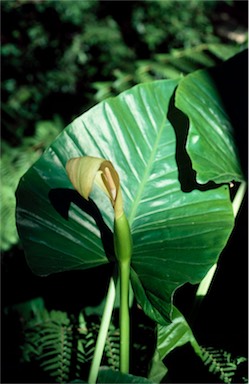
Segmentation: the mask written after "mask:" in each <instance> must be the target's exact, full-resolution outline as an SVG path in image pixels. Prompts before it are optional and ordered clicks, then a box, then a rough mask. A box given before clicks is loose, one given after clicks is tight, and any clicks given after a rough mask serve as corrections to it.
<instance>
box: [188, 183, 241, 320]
mask: <svg viewBox="0 0 249 384" xmlns="http://www.w3.org/2000/svg"><path fill="white" fill-rule="evenodd" d="M246 188H247V185H246V182H244V181H243V182H242V183H241V184H240V186H239V188H238V191H237V193H236V195H235V197H234V199H233V202H232V206H233V213H234V218H236V216H237V214H238V211H239V208H240V206H241V204H242V201H243V198H244V196H245V193H246ZM216 269H217V263H215V264H214V265H213V266H212V267H211V268H210V270H209V271H208V273H207V274H206V276H205V277H204V278H203V280H202V281H201V282H200V284H199V287H198V289H197V292H196V300H195V303H194V308H193V313H192V317H193V314H194V313H195V312H196V310H197V307H199V305H200V304H201V302H202V300H203V299H204V297H205V296H206V294H207V293H208V290H209V289H210V286H211V284H212V281H213V279H214V274H215V271H216Z"/></svg>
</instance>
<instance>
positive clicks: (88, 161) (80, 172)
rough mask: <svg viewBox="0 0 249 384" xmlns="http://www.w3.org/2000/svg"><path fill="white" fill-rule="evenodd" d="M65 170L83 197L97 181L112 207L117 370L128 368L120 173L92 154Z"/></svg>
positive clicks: (126, 241)
mask: <svg viewBox="0 0 249 384" xmlns="http://www.w3.org/2000/svg"><path fill="white" fill-rule="evenodd" d="M66 170H67V173H68V176H69V179H70V181H71V182H72V184H73V186H74V188H75V189H76V190H77V191H78V192H79V193H80V194H81V196H83V197H84V198H85V199H86V200H88V199H89V195H90V193H91V190H92V188H93V184H94V183H95V184H97V185H98V186H99V187H100V188H101V189H102V191H103V192H104V193H105V194H106V195H107V196H108V197H109V199H110V201H111V204H112V206H113V209H114V249H115V255H116V258H117V261H118V265H119V276H120V316H119V319H120V371H121V372H123V373H128V372H129V349H130V318H129V279H130V260H131V255H132V238H131V232H130V227H129V223H128V220H127V218H126V215H125V213H124V210H123V199H122V193H121V188H120V181H119V176H118V173H117V171H116V170H115V168H114V167H113V165H112V163H111V162H110V161H108V160H105V159H102V158H96V157H91V156H85V157H77V158H73V159H70V160H69V161H68V162H67V164H66Z"/></svg>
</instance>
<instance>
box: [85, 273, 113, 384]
mask: <svg viewBox="0 0 249 384" xmlns="http://www.w3.org/2000/svg"><path fill="white" fill-rule="evenodd" d="M115 292H116V289H115V283H114V279H113V277H111V279H110V283H109V288H108V292H107V296H106V304H105V308H104V312H103V316H102V319H101V324H100V329H99V334H98V338H97V342H96V346H95V350H94V355H93V360H92V363H91V367H90V372H89V377H88V383H89V384H95V383H96V381H97V377H98V373H99V367H100V364H101V359H102V356H103V352H104V347H105V342H106V338H107V334H108V329H109V325H110V322H111V316H112V311H113V307H114V301H115Z"/></svg>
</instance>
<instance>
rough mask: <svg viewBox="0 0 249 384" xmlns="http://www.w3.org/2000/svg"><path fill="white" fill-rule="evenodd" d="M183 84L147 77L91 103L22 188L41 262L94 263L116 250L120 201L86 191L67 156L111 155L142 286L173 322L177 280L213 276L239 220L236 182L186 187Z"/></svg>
mask: <svg viewBox="0 0 249 384" xmlns="http://www.w3.org/2000/svg"><path fill="white" fill-rule="evenodd" d="M177 84H178V81H177V80H165V81H164V80H163V81H155V82H152V83H147V84H143V85H139V86H136V87H134V88H132V89H131V90H129V91H126V92H124V93H122V94H120V95H119V96H118V97H115V98H112V99H108V100H107V101H104V102H102V103H100V104H98V105H97V106H95V107H94V108H92V109H90V110H89V111H88V112H86V113H85V114H84V115H82V116H80V117H79V118H77V119H76V120H75V121H74V122H73V123H72V124H70V125H69V126H68V127H67V128H66V129H65V130H64V132H63V133H62V134H61V135H60V136H59V137H58V138H57V140H56V141H55V142H54V143H53V144H52V145H51V146H50V147H49V148H48V149H47V150H46V152H45V153H44V155H43V156H42V157H41V158H40V159H39V161H38V162H37V163H36V164H35V165H34V166H33V167H32V168H31V169H30V170H29V171H28V172H27V173H26V174H25V175H24V177H23V178H22V180H21V182H20V185H19V188H18V191H17V223H18V230H19V234H20V237H21V239H22V242H23V245H24V248H25V251H26V255H27V260H28V263H29V265H30V266H31V268H32V270H33V271H34V272H35V273H37V274H40V275H46V274H50V273H55V272H60V271H65V270H74V269H86V268H92V267H94V266H97V265H101V264H104V263H107V262H108V261H109V260H113V256H114V253H113V236H112V229H113V209H112V207H111V205H110V202H109V200H108V198H107V197H106V196H105V195H104V194H103V192H102V191H100V190H99V189H98V188H97V187H96V189H95V190H94V191H93V193H92V194H91V199H92V200H91V201H89V202H87V201H86V200H84V199H83V198H81V197H80V196H79V194H78V193H77V192H76V191H74V190H73V187H72V185H71V183H70V181H69V179H68V177H67V175H66V171H65V165H66V162H67V161H68V160H69V159H70V158H72V157H78V156H84V155H88V156H95V157H102V158H105V159H108V160H110V161H111V162H112V163H113V165H114V167H115V169H116V170H117V172H118V173H119V177H120V182H121V189H122V194H123V200H124V209H125V213H126V216H127V218H128V220H129V223H130V227H131V232H132V237H133V255H132V263H131V279H132V284H133V288H134V292H135V295H136V298H137V300H138V302H139V303H140V304H141V306H142V307H143V309H144V311H145V312H146V314H147V315H149V316H150V317H151V318H153V319H154V320H156V321H158V322H160V323H162V324H168V323H169V322H170V312H171V300H172V294H173V292H174V290H175V289H176V288H177V287H179V286H181V285H182V284H184V283H185V282H191V283H197V282H199V281H200V280H201V279H202V278H203V277H204V276H205V274H206V273H207V271H208V270H209V268H210V267H211V266H212V265H213V264H214V262H215V261H216V260H217V258H218V255H219V253H220V252H221V250H222V249H223V247H224V245H225V244H226V241H227V239H228V237H229V234H230V232H231V230H232V227H233V213H232V207H231V202H230V198H229V191H228V188H227V186H221V187H219V188H217V189H212V190H207V191H199V190H197V189H195V190H192V191H191V192H189V193H186V192H183V191H182V189H181V184H180V182H179V180H178V167H177V163H176V159H175V157H176V153H175V152H176V136H175V132H174V129H173V127H172V125H171V123H170V121H169V119H168V117H167V116H168V113H169V109H170V108H171V106H170V102H171V98H172V95H173V92H174V90H175V88H176V86H177ZM180 128H181V127H180Z"/></svg>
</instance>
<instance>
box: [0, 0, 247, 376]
mask: <svg viewBox="0 0 249 384" xmlns="http://www.w3.org/2000/svg"><path fill="white" fill-rule="evenodd" d="M1 12H2V46H1V58H2V104H1V112H2V132H1V135H2V142H1V144H2V145H1V149H2V153H1V180H2V183H1V184H2V185H1V187H2V190H1V196H2V198H1V230H0V234H1V238H0V248H1V250H2V251H4V252H3V253H2V275H3V291H4V294H3V303H2V304H3V305H11V304H15V303H16V302H21V301H26V300H28V299H31V298H34V297H36V295H38V296H39V295H40V294H41V292H42V294H43V295H44V296H45V298H46V303H48V306H50V307H51V308H54V307H55V306H56V307H57V309H58V310H61V311H66V312H67V313H68V311H69V312H70V311H71V312H72V311H76V309H75V307H76V308H77V309H78V306H79V305H80V306H82V304H86V303H82V295H80V294H79V293H80V292H82V284H83V286H84V283H82V277H80V279H79V281H80V283H77V278H76V280H74V281H75V282H76V286H74V287H71V283H70V281H71V280H70V278H71V275H63V276H61V277H53V276H52V277H51V278H50V279H48V280H46V284H45V283H44V282H43V281H41V280H40V279H37V278H35V277H34V276H32V275H31V273H30V271H29V270H28V268H27V267H26V264H25V260H24V256H23V251H22V248H21V246H20V244H19V242H18V236H17V232H16V228H15V216H14V215H15V213H14V212H15V196H14V193H15V189H16V186H17V184H18V181H19V179H20V177H21V176H22V174H24V173H25V172H26V170H27V169H28V168H29V167H30V166H31V165H32V164H33V162H34V161H35V160H36V159H38V158H39V156H40V155H41V154H42V152H43V150H44V149H45V148H46V147H47V146H48V145H49V144H50V143H51V142H52V141H53V139H54V138H55V137H56V136H57V134H58V133H59V132H60V131H61V130H62V129H63V127H65V126H66V125H67V124H69V123H70V122H71V121H72V120H73V119H74V118H75V117H76V116H78V115H80V114H81V113H83V112H84V111H85V110H87V109H88V108H89V107H91V106H92V105H94V104H96V103H97V102H98V101H100V100H103V99H104V98H106V97H108V96H111V95H116V94H118V93H119V92H121V91H123V90H125V89H128V88H129V87H131V86H132V85H134V84H137V83H140V82H145V81H150V80H154V79H162V78H175V77H178V76H179V74H187V73H190V72H192V71H193V70H195V69H198V68H203V67H206V66H212V65H215V64H218V63H220V62H221V61H222V60H224V59H227V58H228V57H230V56H232V55H233V54H234V53H236V52H238V51H240V50H242V49H243V48H244V47H245V45H246V43H247V38H246V33H247V2H243V1H239V2H238V1H231V0H227V1H199V0H189V1H159V0H157V1H130V2H122V1H121V2H115V1H114V2H113V1H87V0H85V1H53V0H38V1H35V0H34V1H32V0H30V1H26V0H13V1H2V2H1ZM242 237H243V235H242ZM239 251H241V250H240V249H239ZM239 251H237V250H236V252H239ZM233 268H234V266H233ZM238 268H239V267H238ZM237 272H238V273H240V270H238V271H237ZM69 276H70V277H69ZM73 278H74V279H75V275H74V277H73ZM85 278H86V277H85V276H84V279H85ZM94 278H96V273H95V275H94ZM84 279H83V280H84ZM24 281H25V282H26V281H28V289H27V288H25V284H24ZM104 281H105V280H104ZM67 283H68V284H67ZM240 283H241V284H242V287H243V279H241V281H240ZM65 284H67V286H68V289H67V290H65V288H63V287H64V285H65ZM77 284H78V285H77ZM85 286H86V287H87V289H88V290H90V289H91V285H90V286H89V281H88V283H85ZM229 287H230V285H228V292H230V290H229ZM92 289H93V287H92ZM216 289H218V290H219V287H216ZM245 289H246V287H245ZM75 290H76V291H77V294H76V293H75ZM83 290H84V289H83ZM70 295H71V296H70ZM232 295H233V293H232V292H231V295H230V297H233V296H232ZM216 296H217V295H216ZM72 297H74V301H73V302H70V303H65V302H66V301H67V300H68V301H70V300H71V298H72ZM179 297H180V295H179ZM218 297H219V294H218ZM221 297H222V295H221ZM77 300H79V301H77ZM84 300H86V301H87V300H88V299H86V298H84ZM84 300H83V301H84ZM89 300H90V299H89ZM98 300H99V298H98V299H97V298H96V297H95V298H94V302H95V303H96V302H98ZM79 303H80V304H79ZM185 305H187V303H185ZM51 308H49V310H50V309H51ZM206 315H207V314H206ZM230 318H231V319H233V320H234V321H235V317H234V315H233V314H230ZM203 319H204V322H205V319H206V318H205V316H204V318H203ZM143 321H144V320H143ZM243 321H245V320H241V322H242V323H241V327H239V328H237V330H236V332H235V334H236V335H237V336H236V337H237V338H238V340H241V334H240V332H242V329H243V324H244V323H243ZM9 324H10V323H9ZM242 334H243V332H242ZM15 336H17V337H16V338H14V337H12V338H11V337H10V338H9V339H8V341H7V343H5V344H4V350H3V353H4V354H5V356H6V357H5V360H4V361H5V364H4V372H3V376H4V379H5V381H8V380H9V381H12V382H14V381H15V375H16V376H17V377H19V378H20V377H25V374H27V372H26V371H25V369H24V368H21V366H20V359H19V357H20V356H19V355H20V352H19V349H18V343H20V344H21V341H20V340H19V339H18V337H19V336H20V335H19V334H18V333H17V335H15ZM231 337H233V336H231ZM234 337H235V336H234ZM214 339H215V336H214ZM11 340H12V344H11ZM224 341H226V337H225V336H224ZM235 344H236V343H235ZM6 345H8V346H10V345H12V350H11V348H9V347H8V348H9V349H8V348H7V347H6ZM225 347H226V348H228V349H229V347H230V346H229V343H228V345H226V346H225ZM6 351H7V352H6ZM237 353H238V354H243V353H244V351H243V347H242V350H240V351H235V354H237ZM13 365H14V366H15V367H16V373H15V372H14V371H13ZM23 370H24V371H25V372H24V371H23ZM136 374H138V372H137V371H136ZM192 374H193V373H192ZM28 379H29V380H31V381H32V380H33V382H34V381H35V380H36V379H34V378H33V377H32V372H31V373H30V376H29V378H28ZM28 379H27V380H28ZM190 381H191V379H190ZM197 382H198V381H197Z"/></svg>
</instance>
